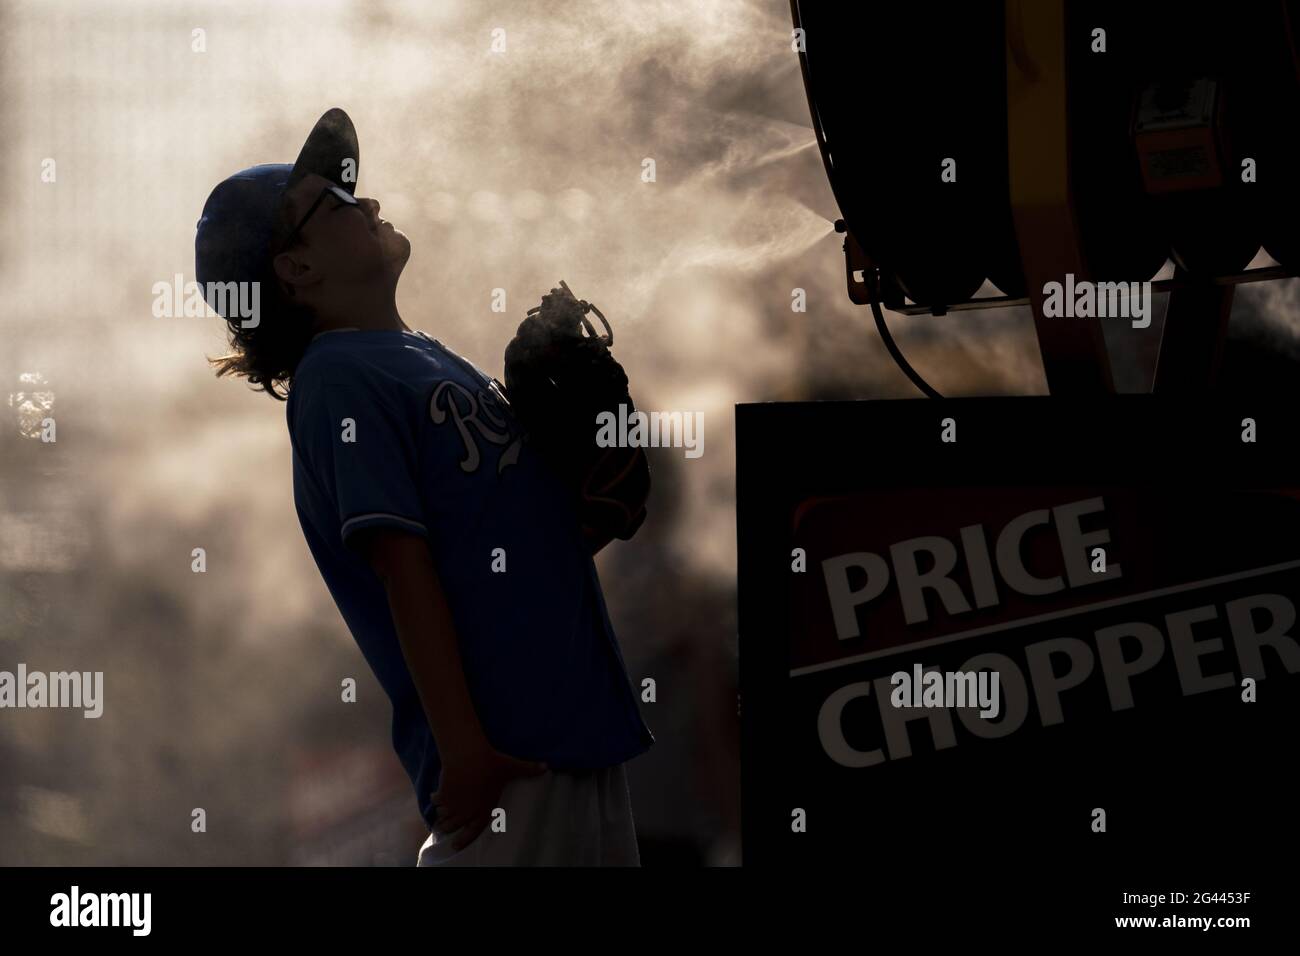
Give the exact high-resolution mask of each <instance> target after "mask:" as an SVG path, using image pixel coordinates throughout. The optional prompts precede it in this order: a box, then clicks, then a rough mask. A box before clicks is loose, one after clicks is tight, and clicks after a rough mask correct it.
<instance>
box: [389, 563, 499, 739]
mask: <svg viewBox="0 0 1300 956" xmlns="http://www.w3.org/2000/svg"><path fill="white" fill-rule="evenodd" d="M418 545H419V546H418V547H411V548H408V549H407V551H406V553H404V554H403V555H402V559H401V560H399V561H396V562H394V563H392V564H391V565H390V566H388V567H386V568H384V570H383V572H382V573H381V579H382V580H383V582H384V589H385V591H386V592H387V594H388V606H389V608H390V610H391V611H392V615H393V625H394V627H395V628H396V630H397V637H398V640H399V642H400V643H401V645H402V655H403V656H404V657H405V658H406V666H407V669H408V670H409V671H410V673H411V679H412V680H413V681H414V682H415V687H416V690H417V691H418V692H419V694H420V702H421V704H422V705H423V708H424V713H425V717H426V719H427V720H428V721H429V727H430V729H431V730H432V732H433V739H434V741H435V742H436V744H437V745H438V751H439V753H440V754H441V755H442V757H443V758H444V760H446V759H448V758H451V759H455V757H456V756H457V755H459V754H461V753H465V752H467V751H468V750H471V749H473V748H476V747H478V746H481V745H482V744H483V743H484V742H485V735H484V733H483V728H482V725H481V724H480V723H479V720H478V714H477V713H476V712H475V710H474V703H473V701H472V700H471V698H470V695H469V688H468V686H467V685H466V683H465V672H464V669H463V667H462V665H461V658H460V645H459V642H458V639H457V636H456V627H455V623H454V622H453V620H452V616H451V609H450V608H449V607H448V605H447V598H446V594H445V593H444V592H443V589H442V585H441V583H440V582H439V580H438V574H437V571H436V570H435V568H434V566H433V559H432V556H431V555H430V554H429V550H428V547H427V545H426V544H425V542H424V541H422V540H420V541H418Z"/></svg>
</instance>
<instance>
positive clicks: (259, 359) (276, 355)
mask: <svg viewBox="0 0 1300 956" xmlns="http://www.w3.org/2000/svg"><path fill="white" fill-rule="evenodd" d="M288 215H289V210H288V208H287V206H285V205H282V206H281V208H280V209H279V210H278V212H277V215H276V224H275V228H274V230H273V237H272V248H279V243H280V241H281V240H282V238H283V237H284V236H285V235H286V234H287V233H288V231H289V230H290V229H291V228H292V225H291V223H290V221H289V219H288ZM301 242H302V239H301V238H299V239H298V240H297V241H295V242H294V245H295V246H296V245H298V244H299V243H301ZM259 286H260V288H259V294H260V303H259V304H260V306H261V314H260V316H259V317H258V319H259V321H258V324H257V325H255V326H253V327H251V328H243V327H242V325H241V324H240V316H239V315H235V316H234V317H233V319H232V318H228V319H227V320H226V325H227V331H228V332H229V338H228V341H229V342H230V349H231V350H230V351H229V352H228V353H226V354H225V355H218V356H216V357H213V356H208V364H210V365H211V366H213V367H214V368H215V369H216V372H217V377H218V378H220V377H221V376H223V375H237V376H242V377H243V378H246V379H248V383H249V384H250V385H252V386H254V388H255V389H260V390H261V391H263V392H266V394H267V395H269V396H271V397H272V398H274V399H276V400H277V401H281V402H282V401H284V400H285V399H287V398H288V397H289V388H290V386H291V385H292V384H293V373H294V371H295V370H296V369H297V368H298V362H299V361H300V360H301V359H302V355H303V352H305V351H306V350H307V346H308V344H310V342H311V337H312V319H313V316H312V313H311V310H310V309H308V308H307V307H306V306H302V305H299V304H298V303H297V302H295V301H294V300H293V298H292V296H291V293H288V292H287V291H286V290H285V289H284V287H283V286H281V284H280V280H279V278H278V277H277V276H276V274H275V270H274V268H273V267H272V264H271V262H270V260H269V259H268V261H267V263H266V265H265V266H264V267H263V270H262V278H261V281H260V283H259Z"/></svg>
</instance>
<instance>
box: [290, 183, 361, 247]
mask: <svg viewBox="0 0 1300 956" xmlns="http://www.w3.org/2000/svg"><path fill="white" fill-rule="evenodd" d="M326 196H333V197H334V198H335V199H338V200H340V201H341V202H343V203H345V204H346V205H349V206H359V205H360V203H359V202H357V197H356V196H354V195H352V194H351V193H350V192H348V191H347V190H346V189H344V188H343V187H342V186H335V185H334V184H332V183H331V184H330V185H328V186H326V187H325V188H324V189H322V190H321V191H320V195H319V196H317V197H316V201H315V202H314V203H312V204H311V208H310V209H308V210H307V212H306V214H305V215H304V216H303V217H302V218H301V219H299V220H298V225H296V226H294V227H293V232H291V233H289V235H288V236H287V237H285V240H284V242H282V243H280V246H279V248H277V249H276V250H275V252H276V255H279V254H280V253H281V252H284V250H285V249H288V248H289V246H291V245H292V244H293V241H294V240H295V239H296V238H298V233H299V232H301V231H302V227H303V226H305V225H307V220H308V219H310V218H311V216H312V213H314V212H315V211H316V210H317V208H318V207H319V206H320V204H321V203H323V202H324V201H325V197H326Z"/></svg>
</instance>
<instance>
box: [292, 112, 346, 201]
mask: <svg viewBox="0 0 1300 956" xmlns="http://www.w3.org/2000/svg"><path fill="white" fill-rule="evenodd" d="M360 166H361V156H360V149H359V147H358V146H357V130H356V127H354V126H353V125H352V119H351V118H350V117H349V116H348V114H347V113H345V112H343V110H341V109H339V108H338V107H335V108H334V109H332V110H330V111H329V112H327V113H326V114H325V115H324V116H322V117H321V118H320V119H318V120H317V121H316V125H315V126H314V127H313V128H312V131H311V133H310V135H308V137H307V141H306V142H305V143H303V144H302V152H300V153H299V154H298V158H297V159H296V160H295V161H294V164H293V171H292V172H290V173H289V188H293V186H294V185H295V184H297V183H298V182H299V181H300V180H301V179H302V178H303V177H304V176H308V175H310V174H312V173H316V174H317V175H320V176H324V177H325V178H326V179H328V180H329V181H330V182H332V183H336V184H337V185H339V186H342V187H343V188H344V189H346V190H347V191H348V192H349V193H355V192H356V189H357V172H358V170H359V169H360Z"/></svg>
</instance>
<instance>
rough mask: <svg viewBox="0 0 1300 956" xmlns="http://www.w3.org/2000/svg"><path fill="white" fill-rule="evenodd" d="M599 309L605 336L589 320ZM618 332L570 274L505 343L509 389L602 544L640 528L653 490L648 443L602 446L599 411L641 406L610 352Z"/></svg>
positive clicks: (586, 527)
mask: <svg viewBox="0 0 1300 956" xmlns="http://www.w3.org/2000/svg"><path fill="white" fill-rule="evenodd" d="M589 312H594V313H595V314H596V316H597V318H599V319H600V321H601V324H602V325H604V327H605V334H604V335H601V334H599V333H598V332H597V331H596V330H595V328H594V327H593V326H592V323H591V321H590V320H589V319H588V318H587V313H589ZM613 343H614V332H613V330H612V329H611V328H610V327H609V322H608V321H606V319H605V316H604V315H602V314H601V311H600V310H599V309H598V308H596V307H595V306H594V305H592V304H591V303H589V302H587V301H585V300H581V299H577V298H575V297H574V295H573V293H572V292H571V291H570V290H569V287H568V285H566V284H565V282H564V280H560V285H559V287H558V288H554V289H552V290H551V291H550V293H549V294H548V295H544V296H542V304H541V305H539V306H536V307H535V308H532V309H529V310H528V315H527V317H526V318H525V319H524V321H523V322H521V323H520V325H519V329H518V331H517V332H516V333H515V337H514V338H513V339H511V340H510V344H509V345H507V346H506V355H505V376H506V381H505V388H506V394H507V397H508V398H509V400H510V407H511V408H512V409H513V411H514V413H515V417H516V418H517V419H518V421H519V423H520V425H522V426H523V428H524V430H525V431H526V432H527V434H528V441H529V443H530V444H531V445H532V446H533V447H534V448H535V449H536V450H537V451H538V452H540V453H541V456H542V458H543V459H544V460H545V461H546V462H547V463H548V464H549V465H550V466H551V467H552V468H553V469H554V470H555V472H556V473H557V474H558V475H559V476H560V478H561V480H562V481H563V483H564V484H565V486H566V487H568V488H569V489H570V490H571V491H572V493H573V494H574V496H575V498H576V501H577V508H578V515H579V518H580V519H581V522H582V526H583V531H584V533H585V534H586V535H587V536H588V537H590V538H595V539H597V540H599V541H600V542H601V543H602V544H603V543H605V542H608V541H609V540H610V539H611V538H619V539H621V540H624V541H626V540H627V539H628V538H630V537H632V535H634V534H635V533H636V531H637V529H638V528H640V527H641V523H642V522H643V521H644V520H645V515H646V499H647V498H648V497H649V494H650V465H649V462H648V461H647V459H646V456H645V451H644V450H643V449H642V448H618V447H614V448H602V447H600V446H599V445H598V444H597V443H596V436H597V430H598V428H597V420H596V419H597V415H599V414H600V413H601V412H610V413H612V414H613V415H614V417H615V421H617V420H618V417H619V406H620V405H624V406H626V414H627V415H629V416H630V415H631V414H632V412H633V411H635V407H634V406H633V404H632V396H631V395H630V394H629V393H628V385H627V373H626V372H624V371H623V366H622V365H620V364H619V363H618V361H617V360H616V359H615V358H614V356H613V355H612V354H611V353H610V350H609V349H610V346H611V345H612V344H613Z"/></svg>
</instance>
